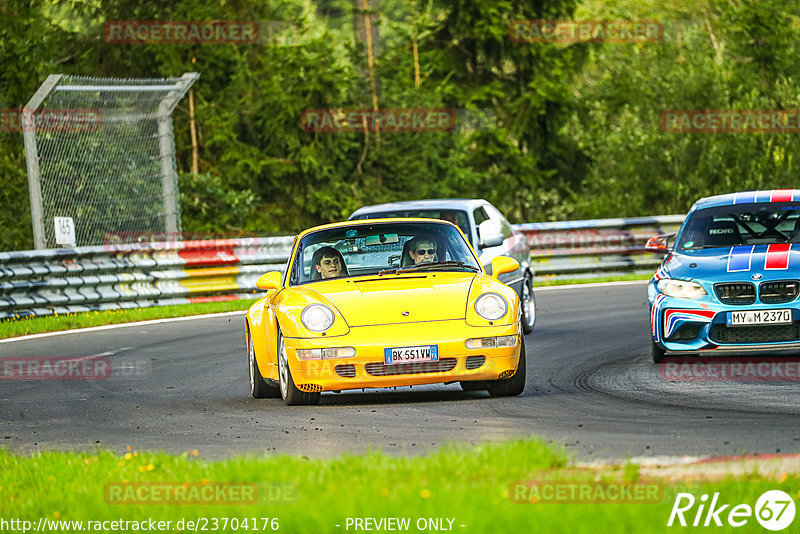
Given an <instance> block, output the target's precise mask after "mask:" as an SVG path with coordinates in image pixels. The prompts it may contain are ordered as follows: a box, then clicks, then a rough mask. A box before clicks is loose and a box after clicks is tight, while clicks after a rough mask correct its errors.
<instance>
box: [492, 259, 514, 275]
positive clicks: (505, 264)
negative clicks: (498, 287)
mask: <svg viewBox="0 0 800 534" xmlns="http://www.w3.org/2000/svg"><path fill="white" fill-rule="evenodd" d="M517 269H519V262H518V261H517V260H515V259H514V258H509V257H508V256H498V257H496V258H495V259H493V260H492V278H494V279H497V278H499V277H500V275H501V274H504V273H513V272H514V271H516V270H517Z"/></svg>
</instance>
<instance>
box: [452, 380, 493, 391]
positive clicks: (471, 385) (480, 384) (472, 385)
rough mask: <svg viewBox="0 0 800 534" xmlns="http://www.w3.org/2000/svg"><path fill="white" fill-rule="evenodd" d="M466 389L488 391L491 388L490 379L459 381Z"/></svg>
mask: <svg viewBox="0 0 800 534" xmlns="http://www.w3.org/2000/svg"><path fill="white" fill-rule="evenodd" d="M459 384H460V385H461V389H463V390H464V391H486V390H487V389H489V381H488V380H473V381H471V382H459Z"/></svg>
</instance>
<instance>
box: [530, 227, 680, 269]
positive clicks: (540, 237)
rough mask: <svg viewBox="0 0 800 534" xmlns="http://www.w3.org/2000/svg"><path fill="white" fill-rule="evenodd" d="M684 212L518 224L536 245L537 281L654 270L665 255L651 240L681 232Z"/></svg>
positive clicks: (533, 258) (533, 255) (533, 257)
mask: <svg viewBox="0 0 800 534" xmlns="http://www.w3.org/2000/svg"><path fill="white" fill-rule="evenodd" d="M684 218H685V216H684V215H662V216H657V217H634V218H625V219H594V220H586V221H567V222H545V223H527V224H518V225H515V227H516V228H517V229H518V230H520V231H522V232H523V233H524V234H525V237H526V239H527V242H528V247H529V248H530V249H531V264H532V266H533V268H534V269H535V271H536V279H537V280H539V281H541V280H546V279H548V278H554V277H568V278H574V279H581V278H598V277H601V276H613V275H624V274H645V273H652V272H653V271H654V270H655V268H656V267H657V266H658V265H659V264H660V263H661V260H662V259H663V255H661V254H653V253H650V252H646V251H645V250H644V245H645V243H646V242H647V239H648V238H650V237H652V236H654V235H658V234H670V233H674V232H677V231H678V229H679V228H680V225H681V224H682V223H683V220H684Z"/></svg>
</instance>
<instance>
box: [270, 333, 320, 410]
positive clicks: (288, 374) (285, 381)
mask: <svg viewBox="0 0 800 534" xmlns="http://www.w3.org/2000/svg"><path fill="white" fill-rule="evenodd" d="M278 378H279V379H280V391H281V397H282V398H283V400H284V401H285V402H286V404H287V405H288V406H299V405H302V404H317V403H319V392H315V393H309V392H305V391H300V390H299V389H297V386H295V384H294V379H293V378H292V370H291V369H289V359H288V357H287V356H286V344H285V343H284V342H283V334H281V333H280V332H278Z"/></svg>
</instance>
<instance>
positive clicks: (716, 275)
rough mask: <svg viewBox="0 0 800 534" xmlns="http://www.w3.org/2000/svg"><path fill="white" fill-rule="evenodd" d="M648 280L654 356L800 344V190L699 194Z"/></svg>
mask: <svg viewBox="0 0 800 534" xmlns="http://www.w3.org/2000/svg"><path fill="white" fill-rule="evenodd" d="M646 248H647V250H650V251H661V252H664V253H665V254H666V257H665V258H664V261H663V262H662V264H661V266H660V267H659V268H658V270H656V272H655V274H654V275H653V278H652V279H651V280H650V284H649V286H648V299H649V303H650V326H651V331H652V356H653V361H654V362H656V363H658V362H660V361H661V360H663V359H664V358H665V357H666V356H667V355H668V354H675V355H684V354H694V355H698V354H699V355H702V354H710V353H720V352H722V351H725V352H727V351H731V352H764V351H770V350H787V349H794V350H798V349H800V302H798V299H797V296H798V290H800V190H797V189H795V190H792V189H788V190H773V191H748V192H742V193H733V194H728V195H719V196H714V197H708V198H703V199H700V200H698V201H697V202H696V203H695V204H694V206H692V209H691V210H690V211H689V214H688V215H687V216H686V220H685V221H684V223H683V225H682V226H681V229H680V231H679V232H678V233H677V234H673V235H668V236H655V237H652V238H650V240H649V241H648V243H647V246H646Z"/></svg>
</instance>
